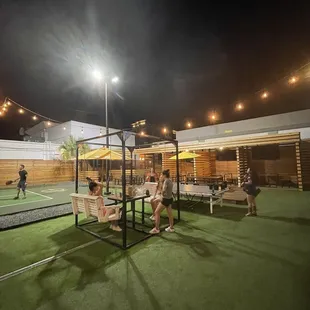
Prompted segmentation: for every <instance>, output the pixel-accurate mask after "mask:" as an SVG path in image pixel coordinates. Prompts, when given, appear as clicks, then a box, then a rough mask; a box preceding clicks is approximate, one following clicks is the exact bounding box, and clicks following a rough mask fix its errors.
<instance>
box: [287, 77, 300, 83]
mask: <svg viewBox="0 0 310 310" xmlns="http://www.w3.org/2000/svg"><path fill="white" fill-rule="evenodd" d="M297 81H298V77H297V76H292V77H291V78H290V79H289V80H288V83H289V84H295V83H296V82H297Z"/></svg>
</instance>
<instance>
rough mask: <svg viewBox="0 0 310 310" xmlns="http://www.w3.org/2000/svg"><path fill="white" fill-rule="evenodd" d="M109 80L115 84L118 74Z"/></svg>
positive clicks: (117, 80)
mask: <svg viewBox="0 0 310 310" xmlns="http://www.w3.org/2000/svg"><path fill="white" fill-rule="evenodd" d="M111 81H112V83H114V84H116V83H118V82H119V77H118V76H114V77H113V78H112V80H111Z"/></svg>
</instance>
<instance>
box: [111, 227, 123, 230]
mask: <svg viewBox="0 0 310 310" xmlns="http://www.w3.org/2000/svg"><path fill="white" fill-rule="evenodd" d="M112 229H113V230H114V231H122V229H121V228H120V227H119V226H113V227H112Z"/></svg>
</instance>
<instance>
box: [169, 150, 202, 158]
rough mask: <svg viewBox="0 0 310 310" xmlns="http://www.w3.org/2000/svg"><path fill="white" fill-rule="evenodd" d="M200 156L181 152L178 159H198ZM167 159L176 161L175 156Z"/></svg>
mask: <svg viewBox="0 0 310 310" xmlns="http://www.w3.org/2000/svg"><path fill="white" fill-rule="evenodd" d="M199 156H200V155H198V154H195V153H191V152H182V153H179V159H192V158H196V157H199ZM169 159H174V160H176V159H177V156H176V155H174V156H172V157H170V158H169Z"/></svg>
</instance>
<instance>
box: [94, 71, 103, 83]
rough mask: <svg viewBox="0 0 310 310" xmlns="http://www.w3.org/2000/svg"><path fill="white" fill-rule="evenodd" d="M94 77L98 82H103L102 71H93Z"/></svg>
mask: <svg viewBox="0 0 310 310" xmlns="http://www.w3.org/2000/svg"><path fill="white" fill-rule="evenodd" d="M93 76H94V78H95V79H96V80H97V81H101V80H102V74H101V72H100V71H98V70H94V71H93Z"/></svg>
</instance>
